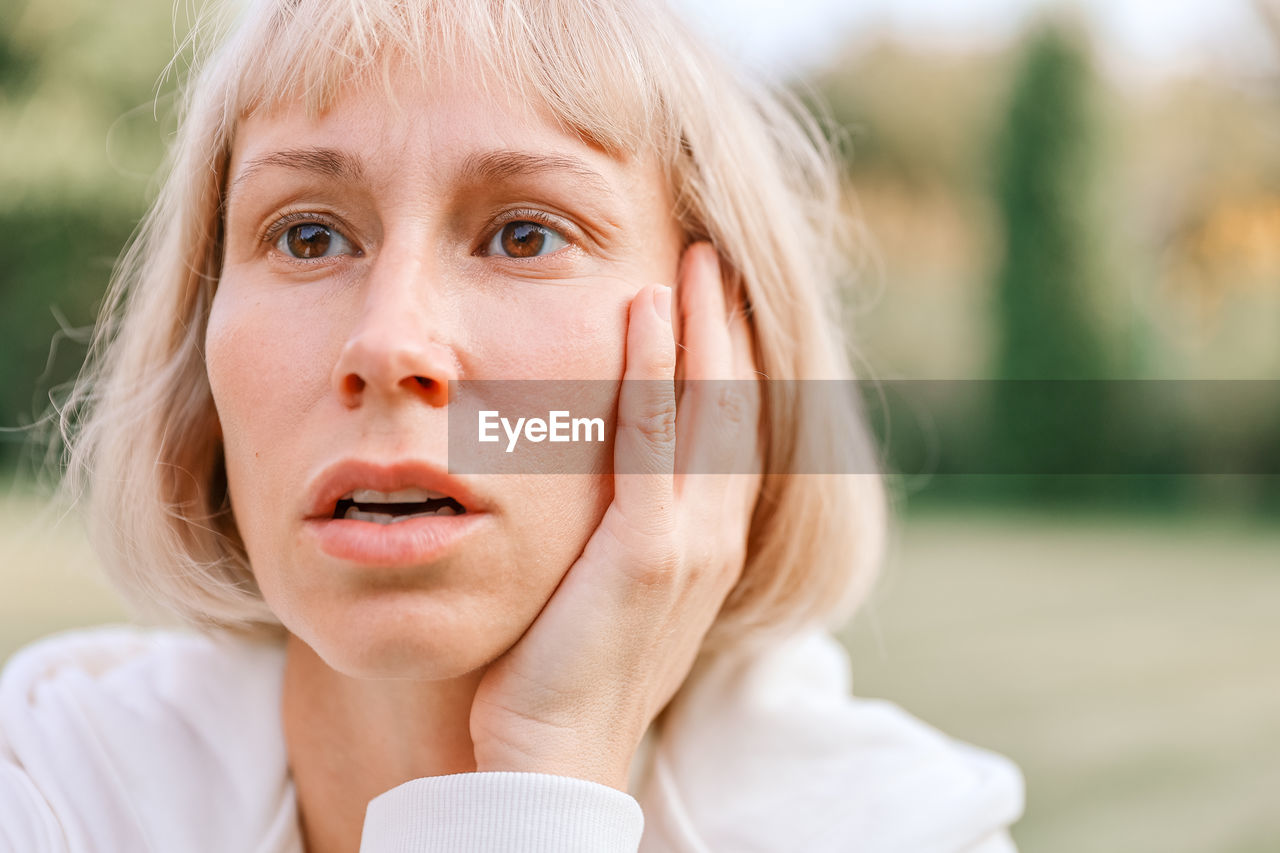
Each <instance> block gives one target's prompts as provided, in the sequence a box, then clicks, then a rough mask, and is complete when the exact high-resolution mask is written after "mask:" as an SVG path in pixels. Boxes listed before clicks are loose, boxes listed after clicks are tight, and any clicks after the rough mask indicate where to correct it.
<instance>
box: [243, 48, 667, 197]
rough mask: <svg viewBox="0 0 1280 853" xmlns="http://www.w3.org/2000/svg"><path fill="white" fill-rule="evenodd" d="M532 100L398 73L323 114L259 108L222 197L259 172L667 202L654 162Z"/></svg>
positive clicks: (362, 86)
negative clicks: (531, 182) (518, 187)
mask: <svg viewBox="0 0 1280 853" xmlns="http://www.w3.org/2000/svg"><path fill="white" fill-rule="evenodd" d="M537 95H538V93H529V92H527V91H523V87H521V86H520V85H518V84H510V83H507V84H502V85H493V84H491V83H487V82H486V81H485V79H484V76H483V75H482V74H481V73H479V72H477V71H476V70H475V69H471V68H467V67H465V66H463V67H457V68H454V69H450V70H441V71H438V72H437V73H435V74H434V75H433V76H432V77H431V78H429V79H426V78H423V77H422V76H420V75H419V74H417V73H415V72H412V71H409V70H407V69H404V68H399V69H395V70H393V71H392V72H391V73H390V74H389V75H388V76H386V77H385V78H384V79H382V80H380V81H374V80H365V81H362V82H356V83H352V84H348V85H345V86H343V87H341V88H340V89H339V90H338V91H337V92H336V94H335V97H334V98H333V99H332V100H331V101H330V102H329V103H328V104H327V105H326V106H325V108H324V109H322V110H318V111H317V110H314V109H311V108H309V106H308V105H307V103H306V102H305V100H304V99H302V98H295V99H293V100H288V101H281V102H279V103H275V104H271V105H268V106H263V107H259V108H257V109H254V110H252V111H251V112H250V113H249V114H248V115H246V116H244V117H242V119H241V121H240V123H239V125H238V127H237V130H236V133H235V137H234V144H233V147H232V157H231V167H230V182H229V194H232V195H234V193H235V190H236V188H237V187H240V186H243V185H245V184H248V183H250V182H252V181H253V180H254V179H255V178H256V177H257V176H260V175H262V174H263V173H266V172H270V171H277V170H292V171H298V170H305V171H309V172H312V173H318V174H320V175H325V176H328V177H331V178H335V179H350V180H358V181H361V182H366V183H370V184H381V185H386V186H393V185H395V184H397V183H406V182H412V181H411V179H412V178H414V177H430V176H436V177H439V176H441V175H445V174H453V175H462V176H466V177H467V178H469V179H472V180H476V181H485V180H490V179H493V180H496V179H501V178H505V177H509V176H511V175H513V174H517V173H527V174H531V175H532V174H558V175H559V176H560V177H563V178H564V179H567V180H572V181H574V182H575V183H576V184H578V185H579V186H580V187H581V188H583V189H586V190H590V191H592V192H594V193H596V194H600V195H607V194H611V193H635V192H644V193H646V194H652V193H655V192H659V191H662V192H659V194H660V195H666V192H665V189H666V188H665V183H666V181H665V177H664V176H665V173H664V171H663V170H662V169H661V166H660V164H659V163H658V162H657V158H656V157H654V156H652V155H646V154H643V153H640V152H635V153H630V154H628V153H622V152H613V153H611V152H609V151H606V150H605V149H604V148H603V147H602V146H601V145H598V144H596V143H594V142H592V141H591V140H589V139H587V138H586V137H585V136H584V135H583V134H581V133H579V132H575V131H574V130H571V129H569V128H567V127H566V126H565V125H564V124H563V123H562V122H560V121H558V120H557V119H556V118H555V116H554V115H553V114H552V113H551V112H550V111H549V110H548V109H547V108H546V107H545V106H544V104H545V100H544V99H543V98H541V97H538V96H537Z"/></svg>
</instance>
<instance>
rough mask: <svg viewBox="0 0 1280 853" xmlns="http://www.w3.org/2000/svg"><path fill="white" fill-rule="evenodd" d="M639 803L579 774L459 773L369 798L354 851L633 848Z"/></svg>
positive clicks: (518, 852)
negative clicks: (359, 839)
mask: <svg viewBox="0 0 1280 853" xmlns="http://www.w3.org/2000/svg"><path fill="white" fill-rule="evenodd" d="M643 829H644V814H643V813H642V812H641V810H640V804H639V803H637V802H636V801H635V800H634V799H633V798H632V797H630V796H629V795H627V794H625V793H623V792H621V791H618V790H615V789H613V788H610V787H608V786H605V785H600V784H597V783H595V782H588V781H586V780H583V779H572V778H568V777H565V776H551V775H547V774H543V773H458V774H455V775H451V776H430V777H425V778H422V779H414V780H412V781H409V782H406V783H404V784H403V785H399V786H397V787H395V788H392V789H391V790H390V791H387V792H386V793H384V794H381V795H379V796H377V797H374V798H373V799H372V800H371V801H370V802H369V806H368V809H367V810H366V812H365V821H364V835H363V837H362V839H361V843H360V853H437V851H450V853H482V851H483V852H484V853H490V851H492V853H499V851H501V853H508V851H510V853H552V851H554V852H555V853H577V852H578V851H582V853H588V851H590V853H635V851H636V849H637V848H638V847H639V845H640V835H641V832H642V831H643Z"/></svg>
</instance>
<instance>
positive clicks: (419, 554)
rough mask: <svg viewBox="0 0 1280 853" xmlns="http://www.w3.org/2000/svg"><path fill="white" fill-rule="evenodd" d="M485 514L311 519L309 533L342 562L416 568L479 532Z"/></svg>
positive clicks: (327, 551)
mask: <svg viewBox="0 0 1280 853" xmlns="http://www.w3.org/2000/svg"><path fill="white" fill-rule="evenodd" d="M481 515H482V513H471V512H468V513H463V514H462V515H431V516H423V517H422V518H410V519H408V520H406V521H397V522H395V523H393V524H378V523H377V522H375V521H356V520H354V519H347V518H311V519H308V520H307V522H306V527H305V529H306V531H307V533H308V534H309V535H310V536H312V537H314V538H315V541H316V543H317V545H318V546H319V548H320V550H321V551H323V552H325V553H326V554H328V555H329V556H331V557H336V558H338V559H339V560H347V561H349V562H352V563H359V564H360V565H362V566H369V567H375V568H393V567H402V566H415V565H422V564H424V563H430V562H432V561H434V560H438V559H440V558H441V557H443V556H445V555H446V554H447V553H448V552H449V550H450V549H451V548H453V547H455V546H456V545H457V543H458V542H459V541H460V540H461V539H462V538H463V537H465V536H466V535H467V534H468V533H470V532H472V531H473V530H475V529H476V527H477V526H478V525H479V523H480V517H481Z"/></svg>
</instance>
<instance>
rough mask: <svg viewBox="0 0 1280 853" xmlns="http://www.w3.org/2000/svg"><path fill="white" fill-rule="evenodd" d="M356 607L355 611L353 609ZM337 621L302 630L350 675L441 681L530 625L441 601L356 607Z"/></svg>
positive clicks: (497, 650) (483, 659) (496, 652)
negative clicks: (509, 624) (468, 611)
mask: <svg viewBox="0 0 1280 853" xmlns="http://www.w3.org/2000/svg"><path fill="white" fill-rule="evenodd" d="M352 611H355V612H352ZM344 616H345V618H342V619H340V620H337V624H330V625H325V626H321V627H317V626H315V625H314V623H313V625H312V626H311V630H309V631H307V632H306V633H305V634H302V633H299V634H298V636H299V638H300V639H302V640H303V641H304V642H306V643H307V645H309V646H311V648H312V649H313V650H314V651H315V653H316V654H317V655H318V656H319V657H320V658H321V659H322V660H323V661H324V662H325V663H326V664H327V665H328V666H329V668H330V669H333V670H334V671H336V672H339V673H341V674H343V675H345V676H348V677H349V678H396V679H413V680H422V681H441V680H447V679H453V678H460V677H462V676H464V675H467V674H468V673H470V672H473V671H475V670H477V669H480V668H482V667H485V666H488V665H489V664H490V663H492V662H493V660H494V659H496V658H497V657H499V656H500V655H501V654H502V653H503V652H505V651H506V650H507V649H509V648H511V646H512V645H514V644H515V642H516V640H518V639H519V638H520V635H521V633H523V630H524V628H525V627H527V626H523V625H516V626H512V627H511V628H510V629H509V630H502V627H503V622H502V620H500V619H495V618H494V616H493V615H492V611H491V612H490V613H489V614H488V615H487V616H486V615H485V614H479V615H477V614H471V616H470V618H468V617H467V615H466V614H465V609H463V610H460V609H459V608H448V607H443V606H441V605H440V603H439V602H427V603H425V604H424V603H422V602H415V603H414V605H408V606H406V605H405V604H404V603H403V602H401V603H400V604H399V605H396V606H390V607H388V606H379V607H372V608H370V607H357V608H351V609H350V610H348V612H346V613H345V614H344Z"/></svg>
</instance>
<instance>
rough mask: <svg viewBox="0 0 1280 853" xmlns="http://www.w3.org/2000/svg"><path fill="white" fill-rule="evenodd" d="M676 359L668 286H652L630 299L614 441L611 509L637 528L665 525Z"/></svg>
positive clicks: (669, 502)
mask: <svg viewBox="0 0 1280 853" xmlns="http://www.w3.org/2000/svg"><path fill="white" fill-rule="evenodd" d="M675 358H676V355H675V338H674V336H673V335H672V331H671V288H669V287H666V286H664V285H651V286H649V287H646V288H644V289H643V290H641V291H640V292H639V293H638V294H636V296H635V298H634V299H632V301H631V308H630V312H629V315H628V320H627V350H626V367H625V369H624V371H623V375H622V389H621V391H620V392H619V394H618V427H617V436H616V437H615V440H614V486H613V488H614V497H613V502H614V507H615V508H616V510H617V512H618V513H619V514H620V515H621V517H622V518H623V519H624V520H625V521H626V522H627V523H628V525H629V526H631V527H633V528H634V529H636V530H638V531H640V532H647V533H662V532H664V531H665V530H667V529H669V527H670V515H671V512H672V509H673V506H672V504H673V489H672V472H673V471H674V468H675V452H676V400H675Z"/></svg>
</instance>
